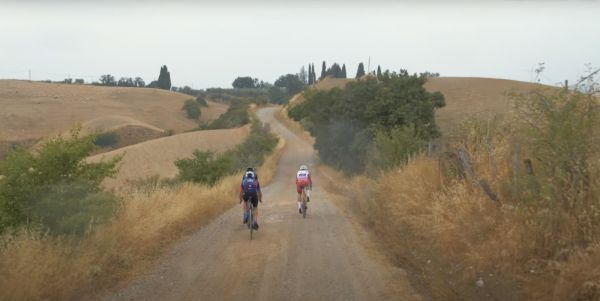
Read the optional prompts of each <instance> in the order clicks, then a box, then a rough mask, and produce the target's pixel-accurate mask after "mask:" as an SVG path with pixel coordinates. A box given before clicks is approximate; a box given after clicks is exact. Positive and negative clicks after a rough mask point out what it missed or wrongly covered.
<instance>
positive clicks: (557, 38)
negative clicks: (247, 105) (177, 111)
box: [0, 1, 600, 88]
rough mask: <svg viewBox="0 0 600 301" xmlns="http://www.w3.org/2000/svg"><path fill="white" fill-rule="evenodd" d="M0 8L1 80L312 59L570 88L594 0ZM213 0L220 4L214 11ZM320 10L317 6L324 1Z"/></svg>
mask: <svg viewBox="0 0 600 301" xmlns="http://www.w3.org/2000/svg"><path fill="white" fill-rule="evenodd" d="M101 2H102V3H103V4H94V3H93V2H84V1H71V2H61V1H48V3H44V2H41V1H39V2H25V3H23V1H20V2H17V1H15V2H2V1H0V78H22V79H26V78H27V77H28V71H29V70H31V74H32V78H33V79H34V80H44V79H52V80H60V79H63V78H65V77H72V78H78V77H81V78H84V79H85V81H86V82H88V81H90V80H92V79H93V80H98V78H99V77H100V75H102V74H106V73H110V74H113V75H114V76H115V77H117V78H119V77H121V76H128V77H136V76H141V77H142V78H143V79H144V80H146V81H147V82H149V81H151V80H153V79H156V78H157V77H158V73H159V69H160V66H161V65H163V64H166V65H167V66H168V68H169V71H170V72H171V79H172V82H173V85H176V86H183V85H190V86H193V87H194V88H207V87H230V86H231V82H232V81H233V79H234V78H235V77H236V76H244V75H250V76H252V77H257V78H259V79H262V80H266V81H269V82H273V81H274V80H275V79H276V78H277V77H278V76H279V75H281V74H285V73H296V72H298V71H299V69H300V67H301V66H303V65H304V66H306V65H307V64H308V63H310V62H314V63H315V65H316V66H317V72H320V70H321V67H320V65H321V62H322V61H323V60H325V61H326V62H327V64H328V65H330V64H331V63H333V62H338V63H340V64H342V63H345V64H346V67H347V68H348V74H349V76H353V75H354V74H355V73H356V67H357V65H358V63H359V62H364V63H365V66H366V65H367V62H368V60H369V57H370V58H371V69H373V68H376V66H377V65H381V66H382V68H383V69H391V70H399V69H400V68H404V69H408V71H409V72H422V71H426V70H427V71H432V72H439V73H441V75H442V76H478V77H498V78H508V79H516V80H523V81H531V80H532V78H533V71H532V70H533V69H534V68H535V67H536V66H537V64H538V63H539V62H545V63H546V67H547V68H546V71H545V72H544V74H543V77H542V81H544V82H546V83H550V84H554V83H557V82H562V81H564V80H565V79H569V80H571V81H574V80H575V79H576V78H578V77H579V76H580V75H581V74H582V73H583V72H584V70H585V66H584V65H585V64H586V63H591V64H593V65H594V66H596V67H600V1H552V2H550V1H440V2H437V1H427V2H424V1H414V2H411V1H397V2H395V3H394V2H391V1H379V2H372V1H370V2H367V1H365V2H364V4H362V3H361V2H352V1H336V2H325V1H321V2H315V1H312V2H306V1H298V2H302V3H301V4H300V3H293V2H285V1H270V2H269V1H264V2H260V3H256V2H253V4H244V3H245V2H250V1H245V2H239V3H238V2H235V1H229V2H226V3H225V4H216V3H217V2H215V3H210V2H202V3H192V2H176V3H170V2H169V4H166V1H165V2H164V3H162V2H158V1H156V2H144V3H145V4H140V3H139V2H141V1H120V2H118V1H114V2H103V1H101ZM220 3H223V2H220ZM323 3H327V4H323Z"/></svg>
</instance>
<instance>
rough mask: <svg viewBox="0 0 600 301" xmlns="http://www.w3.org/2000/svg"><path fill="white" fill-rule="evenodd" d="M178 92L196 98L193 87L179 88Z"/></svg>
mask: <svg viewBox="0 0 600 301" xmlns="http://www.w3.org/2000/svg"><path fill="white" fill-rule="evenodd" d="M177 92H179V93H183V94H187V95H192V96H194V95H195V93H194V90H193V89H192V87H190V86H187V85H186V86H183V88H179V89H178V90H177Z"/></svg>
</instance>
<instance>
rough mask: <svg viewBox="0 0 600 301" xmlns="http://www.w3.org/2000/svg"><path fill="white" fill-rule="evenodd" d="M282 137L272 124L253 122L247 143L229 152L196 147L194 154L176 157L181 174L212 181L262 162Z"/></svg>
mask: <svg viewBox="0 0 600 301" xmlns="http://www.w3.org/2000/svg"><path fill="white" fill-rule="evenodd" d="M277 141H278V138H277V137H276V136H275V135H273V134H272V133H271V132H270V128H269V126H268V125H260V124H259V123H258V122H254V123H253V124H252V131H251V132H250V135H248V137H247V138H246V139H245V140H244V142H243V143H241V144H240V145H238V146H236V147H235V148H234V149H232V150H229V151H227V152H225V153H222V154H219V155H215V154H214V153H213V152H210V151H201V150H196V151H195V152H194V155H193V157H192V158H189V159H181V160H177V161H175V166H177V168H178V169H179V174H178V176H177V178H178V179H179V180H181V181H190V182H197V183H205V184H209V185H212V184H214V183H216V182H217V181H218V180H219V179H221V178H222V177H224V176H227V175H230V174H233V173H235V172H237V171H240V170H243V169H244V168H246V167H248V166H260V165H261V164H262V163H263V162H264V160H265V157H266V156H267V155H268V154H269V153H271V152H272V151H273V149H274V148H275V146H276V145H277Z"/></svg>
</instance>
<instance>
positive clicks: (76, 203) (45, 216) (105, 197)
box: [25, 182, 118, 236]
mask: <svg viewBox="0 0 600 301" xmlns="http://www.w3.org/2000/svg"><path fill="white" fill-rule="evenodd" d="M34 198H35V199H36V203H35V204H34V205H33V206H30V207H28V208H26V210H25V212H26V214H27V216H29V217H30V218H31V219H32V220H33V221H39V222H41V223H42V224H43V226H44V227H45V228H47V229H48V230H49V231H50V233H51V234H53V235H78V236H81V235H83V234H84V233H85V232H86V231H87V230H88V229H90V228H92V227H93V226H95V225H98V224H101V223H103V222H105V221H106V220H107V219H108V218H110V217H111V216H112V214H113V212H114V210H115V209H116V206H117V204H118V203H117V198H116V197H115V196H114V195H112V194H110V193H107V192H103V191H99V190H98V189H96V188H95V187H93V186H91V185H89V184H87V183H77V182H74V183H69V182H63V183H57V184H53V185H47V186H43V187H40V188H39V189H38V190H37V192H36V195H35V196H34Z"/></svg>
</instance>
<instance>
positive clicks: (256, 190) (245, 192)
mask: <svg viewBox="0 0 600 301" xmlns="http://www.w3.org/2000/svg"><path fill="white" fill-rule="evenodd" d="M239 198H240V203H241V202H244V206H242V209H243V215H244V217H243V220H242V222H243V223H244V224H245V223H247V222H248V218H249V215H248V201H250V202H252V205H253V206H254V212H253V215H254V224H253V225H252V227H253V228H254V229H255V230H258V202H259V201H260V202H261V203H262V192H261V191H260V183H259V182H258V175H257V174H256V172H255V171H254V168H252V167H249V168H248V169H246V173H245V174H244V176H243V178H242V185H241V186H240V195H239Z"/></svg>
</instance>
